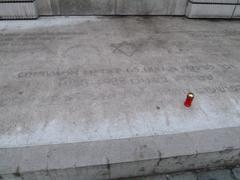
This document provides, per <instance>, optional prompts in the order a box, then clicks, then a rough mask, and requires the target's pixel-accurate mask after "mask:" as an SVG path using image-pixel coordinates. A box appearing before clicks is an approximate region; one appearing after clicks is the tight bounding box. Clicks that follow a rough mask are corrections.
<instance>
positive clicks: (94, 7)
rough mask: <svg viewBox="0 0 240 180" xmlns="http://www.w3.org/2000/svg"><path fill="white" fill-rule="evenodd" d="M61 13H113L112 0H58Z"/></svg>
mask: <svg viewBox="0 0 240 180" xmlns="http://www.w3.org/2000/svg"><path fill="white" fill-rule="evenodd" d="M59 4H60V13H61V15H114V10H115V1H114V0H60V1H59Z"/></svg>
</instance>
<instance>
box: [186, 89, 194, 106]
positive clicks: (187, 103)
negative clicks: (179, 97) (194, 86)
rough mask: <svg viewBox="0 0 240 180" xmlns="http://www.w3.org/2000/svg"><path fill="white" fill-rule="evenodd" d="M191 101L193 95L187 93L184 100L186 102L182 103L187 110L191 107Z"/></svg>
mask: <svg viewBox="0 0 240 180" xmlns="http://www.w3.org/2000/svg"><path fill="white" fill-rule="evenodd" d="M193 99H194V94H193V93H191V92H190V93H188V94H187V98H186V100H185V102H184V105H185V106H186V107H187V108H189V107H191V106H192V102H193Z"/></svg>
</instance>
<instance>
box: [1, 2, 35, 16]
mask: <svg viewBox="0 0 240 180" xmlns="http://www.w3.org/2000/svg"><path fill="white" fill-rule="evenodd" d="M36 18H38V12H37V6H36V3H35V1H32V0H26V1H18V2H15V1H11V0H10V1H0V20H1V19H36Z"/></svg>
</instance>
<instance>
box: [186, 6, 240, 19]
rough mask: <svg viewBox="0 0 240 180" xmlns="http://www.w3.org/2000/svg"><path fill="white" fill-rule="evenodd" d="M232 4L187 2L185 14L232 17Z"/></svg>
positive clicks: (196, 16)
mask: <svg viewBox="0 0 240 180" xmlns="http://www.w3.org/2000/svg"><path fill="white" fill-rule="evenodd" d="M235 6H236V5H234V4H195V3H191V2H189V3H188V6H187V10H186V16H187V17H189V18H233V14H234V9H235Z"/></svg>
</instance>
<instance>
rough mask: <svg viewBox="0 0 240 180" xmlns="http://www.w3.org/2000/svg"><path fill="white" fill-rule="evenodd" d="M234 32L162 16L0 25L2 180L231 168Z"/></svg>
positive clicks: (235, 133)
mask: <svg viewBox="0 0 240 180" xmlns="http://www.w3.org/2000/svg"><path fill="white" fill-rule="evenodd" d="M239 28H240V24H239V22H238V21H231V22H229V21H216V22H215V21H192V20H188V19H185V18H163V17H151V18H149V17H148V18H146V17H128V18H122V17H119V18H112V17H66V18H62V17H57V18H41V19H40V20H38V21H34V22H32V21H31V22H30V21H10V22H3V21H2V22H0V32H1V33H0V53H1V56H0V64H1V66H0V114H1V116H0V174H2V175H3V176H6V177H10V176H13V177H15V178H17V177H19V175H21V176H23V177H24V176H29V174H28V173H33V174H34V175H36V176H37V177H41V178H42V177H44V176H45V175H44V174H48V176H49V174H54V176H55V177H62V176H63V175H62V174H64V176H70V177H71V178H73V177H76V176H77V177H78V176H79V174H81V175H82V176H81V178H82V179H84V180H86V179H93V178H94V177H99V179H104V178H106V177H107V178H119V177H131V176H139V175H149V174H152V173H166V172H172V171H181V170H186V169H197V168H204V167H206V166H210V167H216V166H222V165H232V164H236V163H239V149H240V128H239V126H240V122H239V117H240V102H239V94H240V78H239V77H240V71H239V68H240V64H239V56H240V52H239V46H240V41H239V35H240V32H239V31H238V29H239ZM189 91H193V92H194V93H195V95H196V98H195V100H194V103H193V106H192V108H190V109H186V108H185V107H184V106H183V102H184V100H185V97H186V94H187V92H189ZM55 171H57V173H56V172H55ZM39 174H40V175H39ZM83 174H84V175H83ZM52 176H53V175H52ZM78 178H79V177H78Z"/></svg>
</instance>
